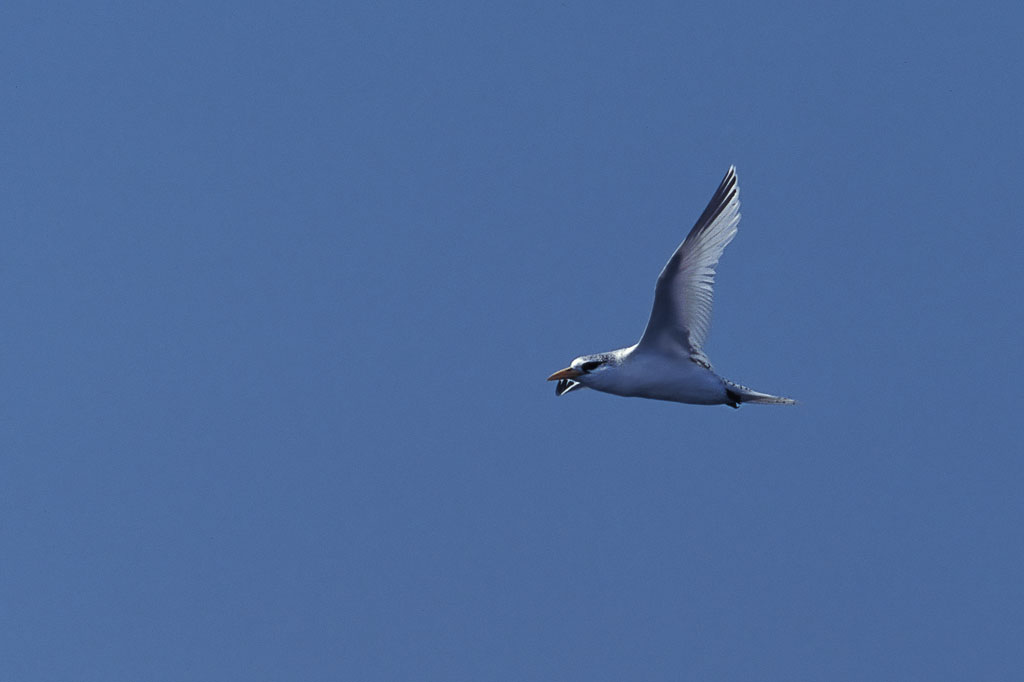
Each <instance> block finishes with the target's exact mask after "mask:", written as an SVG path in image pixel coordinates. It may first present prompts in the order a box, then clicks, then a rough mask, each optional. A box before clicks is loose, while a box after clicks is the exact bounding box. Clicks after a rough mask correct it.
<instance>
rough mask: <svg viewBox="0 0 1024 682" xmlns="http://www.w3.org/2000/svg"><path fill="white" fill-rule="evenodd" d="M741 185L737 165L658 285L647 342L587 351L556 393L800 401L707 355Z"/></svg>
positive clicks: (714, 401) (701, 401)
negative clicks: (730, 371) (724, 373)
mask: <svg viewBox="0 0 1024 682" xmlns="http://www.w3.org/2000/svg"><path fill="white" fill-rule="evenodd" d="M739 196H740V188H739V185H738V184H737V182H736V167H735V166H730V168H729V172H728V173H726V174H725V178H723V179H722V184H720V185H719V186H718V190H717V191H715V195H714V196H713V197H711V201H710V202H708V206H707V208H705V209H704V213H702V214H701V216H700V218H699V219H698V220H697V224H696V225H694V226H693V229H692V230H690V234H688V235H686V239H685V240H683V243H682V244H680V245H679V248H678V249H676V252H675V253H673V254H672V257H671V258H669V260H668V263H666V264H665V267H664V269H663V270H662V271H661V275H659V276H658V284H657V286H656V287H655V289H654V308H653V309H652V310H651V319H650V320H649V321H648V322H647V329H645V330H644V335H643V337H641V339H640V341H639V342H638V343H637V344H636V345H633V346H630V347H629V348H620V349H618V350H613V351H608V352H607V353H596V354H594V355H581V356H580V357H578V358H576V359H575V360H573V361H572V364H571V365H570V366H569V367H566V368H565V369H563V370H559V371H558V372H555V373H554V374H552V375H551V376H549V377H548V381H557V382H558V384H557V385H556V387H555V395H556V396H560V395H565V394H566V393H568V392H569V391H572V390H575V389H577V388H592V389H594V390H596V391H603V392H605V393H612V394H614V395H621V396H631V397H637V398H653V399H655V400H671V401H674V402H677V403H691V404H695V405H729V406H730V407H737V408H738V407H739V406H740V403H761V404H772V405H793V404H795V403H796V401H795V400H793V399H791V398H782V397H779V396H775V395H769V394H768V393H760V392H758V391H754V390H751V389H749V388H747V387H746V386H740V385H739V384H737V383H734V382H732V381H729V380H728V379H725V378H723V377H720V376H718V375H717V374H715V372H714V371H712V369H711V361H710V360H708V356H707V355H705V354H704V351H703V350H702V349H703V346H704V341H705V339H707V336H708V329H709V328H710V326H711V302H712V297H713V294H714V291H713V289H712V287H713V286H714V283H715V266H716V265H718V259H719V258H720V257H721V256H722V251H724V250H725V247H726V246H728V245H729V242H731V241H732V238H733V237H734V236H736V226H737V225H739V222H740V198H739Z"/></svg>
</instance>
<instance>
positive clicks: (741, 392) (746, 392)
mask: <svg viewBox="0 0 1024 682" xmlns="http://www.w3.org/2000/svg"><path fill="white" fill-rule="evenodd" d="M722 383H724V384H725V392H726V394H728V396H729V399H730V400H732V402H733V407H739V406H740V404H741V403H758V404H760V405H796V401H795V400H793V399H792V398H783V397H782V396H777V395H771V394H770V393H760V392H758V391H755V390H753V389H751V388H747V387H746V386H741V385H739V384H737V383H735V382H733V381H729V380H728V379H722Z"/></svg>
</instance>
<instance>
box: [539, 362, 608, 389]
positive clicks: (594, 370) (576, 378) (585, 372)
mask: <svg viewBox="0 0 1024 682" xmlns="http://www.w3.org/2000/svg"><path fill="white" fill-rule="evenodd" d="M612 364H613V363H612V358H611V357H610V356H609V355H608V354H607V353H600V354H597V355H581V356H579V357H578V358H576V359H575V360H573V361H572V364H571V365H569V366H568V367H566V368H565V369H560V370H558V371H557V372H555V373H554V374H552V375H551V376H549V377H548V381H557V382H558V386H557V387H556V388H555V394H556V395H562V394H563V393H568V392H569V391H571V390H572V389H573V388H575V387H576V385H577V384H582V385H584V386H587V385H588V384H589V383H590V381H591V380H593V379H594V377H595V376H596V375H597V374H599V373H600V372H603V371H605V370H606V369H608V368H609V367H610V366H611V365H612Z"/></svg>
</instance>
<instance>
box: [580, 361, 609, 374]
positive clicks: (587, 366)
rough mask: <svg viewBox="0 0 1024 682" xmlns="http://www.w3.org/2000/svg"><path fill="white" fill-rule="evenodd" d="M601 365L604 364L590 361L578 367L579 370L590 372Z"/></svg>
mask: <svg viewBox="0 0 1024 682" xmlns="http://www.w3.org/2000/svg"><path fill="white" fill-rule="evenodd" d="M603 364H604V363H603V362H602V361H600V360H592V361H590V362H584V363H583V364H582V365H580V369H582V370H583V371H584V372H590V371H592V370H595V369H597V368H598V367H600V366H601V365H603Z"/></svg>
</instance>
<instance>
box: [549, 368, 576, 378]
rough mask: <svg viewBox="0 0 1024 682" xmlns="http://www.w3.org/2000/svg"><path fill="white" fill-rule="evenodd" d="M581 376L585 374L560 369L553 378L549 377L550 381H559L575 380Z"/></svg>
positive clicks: (571, 369)
mask: <svg viewBox="0 0 1024 682" xmlns="http://www.w3.org/2000/svg"><path fill="white" fill-rule="evenodd" d="M581 374H583V372H581V371H579V370H578V369H573V368H572V367H566V368H565V369H560V370H558V371H557V372H555V373H554V374H552V375H551V376H549V377H548V381H558V380H559V379H575V378H576V377H578V376H579V375H581Z"/></svg>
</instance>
